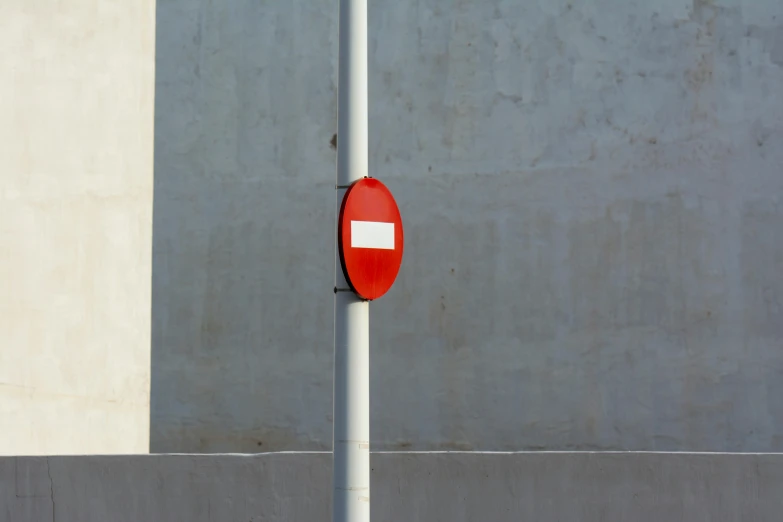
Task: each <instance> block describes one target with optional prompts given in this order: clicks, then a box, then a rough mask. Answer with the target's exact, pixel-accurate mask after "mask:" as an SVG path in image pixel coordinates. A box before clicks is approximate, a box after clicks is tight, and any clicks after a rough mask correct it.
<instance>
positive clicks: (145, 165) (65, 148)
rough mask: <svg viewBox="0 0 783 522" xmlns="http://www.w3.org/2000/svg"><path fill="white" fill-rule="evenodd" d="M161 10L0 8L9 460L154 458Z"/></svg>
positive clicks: (65, 0)
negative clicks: (155, 191) (157, 103)
mask: <svg viewBox="0 0 783 522" xmlns="http://www.w3.org/2000/svg"><path fill="white" fill-rule="evenodd" d="M154 60H155V1H154V0H133V1H127V0H100V1H99V2H95V1H84V0H59V1H57V2H40V1H30V0H3V1H2V2H0V419H2V421H0V425H2V428H0V454H3V455H18V454H50V453H58V454H69V453H135V452H147V451H149V392H150V299H151V285H150V280H151V273H152V263H151V258H152V252H151V250H152V188H153V180H152V176H153V170H152V169H153V136H152V133H153V125H154V122H153V109H154V101H153V97H154V92H155V80H154V73H155V69H154V67H155V62H154Z"/></svg>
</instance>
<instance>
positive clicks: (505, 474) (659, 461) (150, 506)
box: [0, 453, 783, 522]
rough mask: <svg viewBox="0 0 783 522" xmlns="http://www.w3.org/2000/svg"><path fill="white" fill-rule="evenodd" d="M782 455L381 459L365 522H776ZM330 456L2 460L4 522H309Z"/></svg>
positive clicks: (324, 501)
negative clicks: (153, 521)
mask: <svg viewBox="0 0 783 522" xmlns="http://www.w3.org/2000/svg"><path fill="white" fill-rule="evenodd" d="M782 488H783V455H758V454H756V455H750V454H745V455H737V454H735V455H715V454H712V455H709V454H701V455H697V454H680V455H677V454H649V453H648V454H631V453H626V454H612V453H576V454H574V453H527V454H525V453H516V454H513V453H512V454H475V453H474V454H470V453H441V454H426V453H386V454H373V456H372V506H371V508H372V519H373V521H375V522H398V521H401V520H405V521H411V522H415V521H422V522H425V521H426V522H438V521H443V522H475V521H482V522H495V521H497V522H500V521H512V520H541V521H544V520H547V521H549V520H552V521H580V522H611V521H617V522H621V521H629V520H633V521H634V522H646V521H649V522H653V521H655V522H659V521H662V520H665V521H667V522H700V521H705V522H707V521H709V522H723V521H725V522H735V521H737V520H748V521H770V522H772V521H779V520H780V517H781V513H783V498H781V495H780V491H781V489H782ZM330 498H331V456H330V455H329V454H324V453H321V454H301V453H292V454H267V455H257V456H239V455H234V456H226V455H220V456H218V455H215V456H193V455H154V456H153V455H147V456H134V457H121V456H117V457H49V458H37V459H36V458H3V459H0V520H2V521H4V522H5V521H8V522H51V521H52V520H56V521H57V522H139V521H152V520H161V521H163V520H165V521H167V522H177V521H182V522H211V521H220V522H233V521H236V522H248V521H250V522H258V521H262V520H263V521H266V522H275V521H280V522H297V521H302V522H305V521H307V522H309V521H313V520H329V519H330V516H331V508H330V502H331V500H330Z"/></svg>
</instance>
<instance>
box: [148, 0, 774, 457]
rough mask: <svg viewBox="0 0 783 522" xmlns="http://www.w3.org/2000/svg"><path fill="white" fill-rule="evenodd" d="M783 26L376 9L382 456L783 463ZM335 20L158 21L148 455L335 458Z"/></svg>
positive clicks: (175, 1) (326, 11) (705, 19)
mask: <svg viewBox="0 0 783 522" xmlns="http://www.w3.org/2000/svg"><path fill="white" fill-rule="evenodd" d="M781 6H783V3H781V2H780V0H709V1H708V0H696V1H694V0H655V1H646V2H636V1H634V2H629V1H627V0H586V1H583V2H568V1H566V0H557V1H554V0H536V1H527V2H520V1H518V0H486V1H481V2H478V1H453V0H448V1H447V0H416V1H414V0H400V1H398V2H371V3H370V31H371V49H370V71H371V85H370V96H371V114H370V127H371V128H370V131H371V135H370V141H371V143H370V148H371V150H370V152H371V167H372V174H373V175H375V176H378V177H379V178H381V179H383V180H384V181H385V182H387V183H388V185H389V186H390V187H391V189H392V190H393V191H394V193H395V194H396V196H397V198H398V200H399V204H400V207H401V209H402V212H403V220H404V223H405V226H406V242H407V243H406V254H405V259H404V262H403V268H402V271H401V273H400V276H399V279H398V282H397V284H396V286H395V287H394V288H393V289H392V291H391V292H390V294H389V295H387V296H386V297H384V298H383V299H382V300H380V301H378V302H377V303H376V304H373V306H372V319H371V323H372V324H371V332H372V333H371V335H372V337H371V340H372V357H371V363H372V376H371V377H372V381H371V382H372V400H371V404H372V416H373V424H372V430H373V431H372V439H373V444H374V447H375V448H380V449H404V448H411V449H471V448H472V449H483V450H504V449H507V450H513V449H534V448H535V449H635V450H653V449H655V450H711V451H722V450H725V451H781V450H783V352H781V350H780V348H781V342H783V96H781V95H780V92H781V89H782V86H783V47H782V45H783V44H781V42H783V7H781ZM336 9H337V2H336V1H333V0H313V1H306V2H305V1H292V2H257V1H254V0H226V1H222V2H193V1H190V0H160V1H159V2H158V25H157V31H158V47H157V66H158V77H157V112H156V162H155V165H156V179H155V183H156V188H155V190H156V199H155V225H154V226H155V231H154V234H155V235H154V262H153V283H154V290H153V321H154V322H153V354H152V357H153V378H152V387H153V396H152V408H151V409H152V428H151V429H152V432H151V436H152V442H151V444H152V449H153V450H155V451H197V452H214V451H247V452H252V451H256V450H259V449H266V448H269V449H328V448H330V444H331V423H330V415H331V390H332V382H331V378H332V363H331V360H332V279H333V277H332V272H333V241H332V237H333V222H334V208H335V206H334V200H333V188H332V187H333V183H334V168H335V164H334V162H335V152H334V150H333V148H332V147H331V146H330V141H331V139H332V136H333V135H334V132H335V126H336V121H335V117H336V89H335V88H336V70H337V69H336V56H337V47H336V46H337V39H336V34H337V27H336V14H337V13H336Z"/></svg>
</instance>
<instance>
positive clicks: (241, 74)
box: [150, 0, 336, 452]
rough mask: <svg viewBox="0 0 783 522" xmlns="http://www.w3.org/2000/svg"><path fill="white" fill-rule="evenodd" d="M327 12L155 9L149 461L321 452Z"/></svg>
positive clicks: (220, 6)
mask: <svg viewBox="0 0 783 522" xmlns="http://www.w3.org/2000/svg"><path fill="white" fill-rule="evenodd" d="M284 4H287V3H284ZM304 4H308V5H304ZM333 4H334V2H331V1H324V0H320V1H317V2H306V3H302V5H301V6H300V7H299V8H298V9H290V8H287V7H285V5H283V4H280V5H279V6H269V5H268V4H266V3H264V2H256V1H239V0H237V1H230V2H215V3H213V2H193V1H191V0H159V1H158V7H157V53H156V70H157V73H156V74H157V78H156V107H155V202H154V231H153V276H152V283H153V291H152V317H153V326H152V328H153V329H152V390H151V406H150V416H151V428H150V429H151V434H150V435H151V437H150V439H151V442H150V446H151V451H152V452H180V451H182V452H220V451H232V452H258V451H265V450H267V449H274V450H286V449H296V450H320V449H327V448H330V447H331V424H330V415H331V393H332V389H331V365H332V341H331V335H332V286H333V283H332V280H333V267H334V264H333V263H334V262H333V257H331V256H332V254H331V252H332V251H333V245H332V242H331V238H332V234H333V215H334V200H333V185H334V181H333V177H334V161H335V152H334V150H333V148H332V147H331V146H330V143H329V141H330V139H331V137H332V135H333V134H334V130H335V113H336V100H335V91H334V83H333V79H332V77H333V71H332V62H331V50H330V38H331V35H332V26H331V24H330V23H324V21H327V22H328V21H329V20H330V19H331V18H332V16H333V13H332V11H333V10H334V6H333ZM262 6H263V7H262ZM305 35H306V36H305ZM305 74H307V81H305V78H304V75H305ZM313 78H317V80H315V81H314V80H313ZM300 419H306V424H303V425H302V426H301V427H298V423H299V420H300Z"/></svg>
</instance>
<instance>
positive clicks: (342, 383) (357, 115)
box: [332, 0, 370, 522]
mask: <svg viewBox="0 0 783 522" xmlns="http://www.w3.org/2000/svg"><path fill="white" fill-rule="evenodd" d="M339 49H340V50H339V74H338V102H337V103H338V115H337V212H338V213H339V209H340V203H341V202H342V198H343V195H344V194H345V190H346V188H347V187H348V185H350V184H351V183H352V182H354V181H356V180H358V179H360V178H363V177H365V176H367V171H368V168H369V165H368V161H367V154H368V139H367V136H368V103H367V98H368V95H367V0H340V18H339ZM336 236H337V235H336V234H335V241H336V239H337V237H336ZM335 254H336V263H335V295H334V415H333V419H334V432H333V437H334V438H333V458H334V471H333V473H334V475H333V497H332V501H333V512H332V520H333V521H334V522H369V521H370V358H369V351H370V324H369V323H370V307H369V303H368V302H366V301H362V300H361V299H360V298H359V297H357V296H356V294H354V293H353V292H351V291H350V290H349V287H348V284H347V282H346V281H345V277H344V276H343V273H342V268H341V266H340V260H339V252H337V247H336V244H335Z"/></svg>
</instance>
